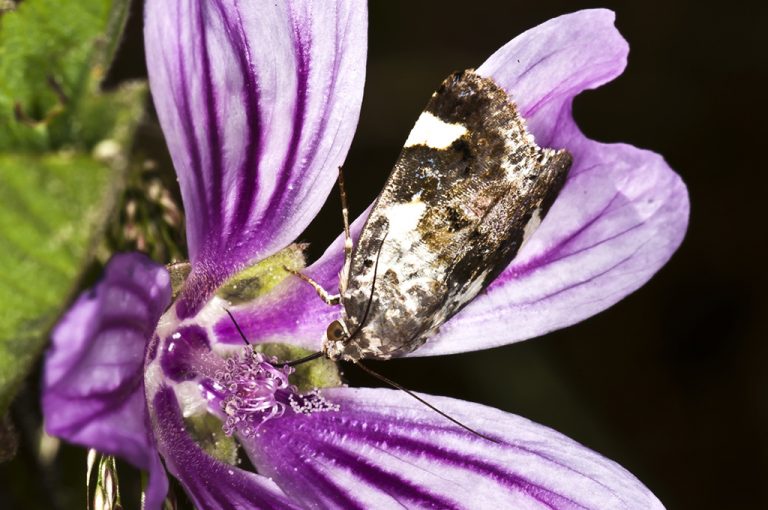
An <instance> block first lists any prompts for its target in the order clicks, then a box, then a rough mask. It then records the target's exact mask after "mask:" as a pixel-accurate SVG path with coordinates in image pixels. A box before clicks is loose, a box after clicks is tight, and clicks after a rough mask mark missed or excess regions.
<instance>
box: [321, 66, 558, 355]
mask: <svg viewBox="0 0 768 510" xmlns="http://www.w3.org/2000/svg"><path fill="white" fill-rule="evenodd" d="M570 165H571V157H570V155H569V154H568V153H567V152H566V151H562V150H561V151H556V150H552V149H542V148H540V147H538V146H537V145H536V143H535V142H534V140H533V137H532V136H531V135H530V134H529V133H528V131H527V129H526V127H525V123H524V121H523V119H522V117H521V116H520V115H519V113H518V112H517V110H516V107H515V105H514V103H513V102H512V100H511V99H510V98H509V96H508V95H507V94H506V93H505V92H504V90H502V89H501V88H500V87H499V86H498V85H496V84H495V83H494V82H493V81H492V80H491V79H489V78H484V77H481V76H479V75H478V74H476V73H475V72H474V71H471V70H470V71H464V72H459V73H454V74H453V75H451V76H450V77H449V78H448V79H446V80H445V81H444V82H443V84H442V85H441V86H440V88H439V89H438V90H437V91H436V92H435V93H434V94H433V95H432V98H431V99H430V101H429V103H428V104H427V107H426V109H425V110H424V112H423V113H422V114H421V116H420V117H419V119H418V121H417V122H416V125H415V126H414V128H413V130H412V131H411V133H410V135H409V136H408V139H407V140H406V143H405V146H404V148H403V150H402V152H401V153H400V156H399V158H398V160H397V162H396V163H395V166H394V169H393V170H392V173H391V174H390V176H389V178H388V179H387V182H386V184H385V185H384V189H383V190H382V192H381V194H380V195H379V197H378V198H377V199H376V202H375V203H374V205H373V208H372V210H371V213H370V215H369V217H368V219H367V221H366V223H365V225H364V227H363V230H362V232H361V234H360V238H359V240H358V242H357V244H356V246H355V247H354V249H353V250H352V253H351V261H350V262H349V267H348V269H347V268H346V266H345V270H344V271H343V272H342V279H343V281H342V282H341V283H340V289H341V303H342V305H343V312H342V318H341V319H340V322H341V323H343V325H344V329H345V330H346V331H347V335H345V337H344V338H342V339H336V338H334V339H331V338H327V337H326V340H325V342H324V347H323V349H324V351H325V352H326V354H327V355H328V356H329V357H331V358H334V359H336V358H343V359H349V360H357V359H361V358H377V359H387V358H390V357H393V356H398V355H402V354H405V353H408V352H410V351H413V350H414V349H416V348H417V347H419V346H420V345H422V344H423V343H424V342H425V341H426V340H427V338H428V337H429V336H430V335H431V334H433V333H434V332H435V331H436V329H437V328H439V326H440V325H441V324H443V323H444V322H445V321H447V320H448V319H449V318H450V317H451V316H453V315H454V314H455V313H456V312H458V311H459V310H460V309H461V308H462V307H464V306H465V305H466V304H467V303H468V302H469V301H471V300H472V299H473V298H474V297H475V296H476V295H477V294H478V293H479V292H481V291H482V290H483V289H484V288H485V287H486V286H487V285H488V284H490V282H491V281H493V279H494V278H495V277H496V276H498V275H499V273H501V271H502V270H503V269H504V268H505V267H506V266H507V265H509V263H510V262H511V261H512V259H513V258H514V257H515V255H516V254H517V252H518V251H519V249H520V247H521V246H522V244H523V243H524V241H525V239H526V238H527V237H528V236H530V234H531V233H532V231H533V230H535V228H536V227H537V226H538V223H540V222H541V220H542V219H543V218H544V216H545V215H546V213H547V211H548V210H549V207H550V206H551V204H552V202H553V201H554V199H555V198H556V197H557V194H558V193H559V191H560V189H561V188H562V186H563V184H564V183H565V179H566V176H567V173H568V169H569V168H570Z"/></svg>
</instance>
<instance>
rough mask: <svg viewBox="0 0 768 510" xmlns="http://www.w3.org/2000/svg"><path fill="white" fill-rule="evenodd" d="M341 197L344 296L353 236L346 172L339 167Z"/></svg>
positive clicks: (341, 289)
mask: <svg viewBox="0 0 768 510" xmlns="http://www.w3.org/2000/svg"><path fill="white" fill-rule="evenodd" d="M339 195H340V196H341V216H342V218H343V219H344V266H343V268H342V270H341V274H340V275H339V290H340V291H341V293H342V294H343V293H344V292H345V291H346V289H347V281H348V280H349V269H350V266H351V265H352V235H350V233H349V206H348V205H347V190H346V188H345V187H344V172H343V170H342V168H341V167H339Z"/></svg>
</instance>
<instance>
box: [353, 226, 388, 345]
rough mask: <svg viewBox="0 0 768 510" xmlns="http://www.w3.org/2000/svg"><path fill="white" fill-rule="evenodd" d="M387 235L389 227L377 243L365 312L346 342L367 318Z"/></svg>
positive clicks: (356, 332) (358, 331)
mask: <svg viewBox="0 0 768 510" xmlns="http://www.w3.org/2000/svg"><path fill="white" fill-rule="evenodd" d="M388 235H389V229H387V232H386V233H385V234H384V237H382V238H381V244H379V251H377V252H376V263H375V264H374V265H373V278H371V295H370V296H369V297H368V303H366V305H365V313H364V314H363V319H362V320H361V321H360V324H359V325H358V326H357V329H355V331H354V332H353V333H352V334H351V335H349V338H347V342H349V341H350V340H352V339H353V338H354V337H355V335H357V334H358V333H360V330H361V329H363V326H364V325H365V321H366V320H367V319H368V314H369V313H370V311H371V303H373V295H374V290H375V288H376V276H377V275H378V274H379V259H380V258H381V249H382V248H384V241H386V240H387V236H388Z"/></svg>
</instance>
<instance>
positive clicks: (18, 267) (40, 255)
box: [0, 155, 112, 414]
mask: <svg viewBox="0 0 768 510" xmlns="http://www.w3.org/2000/svg"><path fill="white" fill-rule="evenodd" d="M111 175H112V171H111V170H110V168H109V167H108V166H106V165H104V164H103V163H99V162H97V161H95V160H94V159H92V158H90V157H86V156H77V155H51V156H44V157H38V156H30V155H3V156H0V204H3V206H2V207H0V246H2V247H3V248H2V250H0V309H2V310H3V320H2V321H0V414H2V413H4V411H5V409H6V407H7V405H8V404H9V401H10V399H11V398H12V395H13V394H15V392H16V389H17V387H18V385H19V383H20V382H21V380H22V379H23V377H24V375H25V374H26V373H27V371H28V370H29V368H30V367H31V365H32V363H33V362H34V360H35V359H36V357H37V356H38V354H39V353H40V351H41V349H42V347H43V345H44V343H45V340H46V332H47V331H48V330H49V329H50V327H51V326H52V325H53V322H54V321H55V319H56V318H57V316H58V315H59V313H60V311H61V309H62V307H63V306H64V305H65V304H66V302H67V300H68V297H70V296H71V293H72V291H73V287H74V284H75V283H76V280H77V277H78V276H79V275H80V273H81V271H82V267H83V260H84V259H85V258H86V257H87V254H88V253H89V252H90V251H91V249H92V243H93V242H94V235H93V234H94V231H96V230H98V226H99V225H100V224H102V222H103V218H104V216H105V214H104V210H105V208H106V207H107V206H108V202H109V200H108V198H109V197H108V195H109V194H108V193H105V191H104V190H105V189H108V183H109V181H110V179H111Z"/></svg>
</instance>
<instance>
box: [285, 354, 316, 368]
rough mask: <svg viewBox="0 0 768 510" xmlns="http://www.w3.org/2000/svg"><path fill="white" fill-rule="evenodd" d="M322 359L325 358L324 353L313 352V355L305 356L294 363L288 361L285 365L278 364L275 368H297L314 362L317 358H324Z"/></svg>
mask: <svg viewBox="0 0 768 510" xmlns="http://www.w3.org/2000/svg"><path fill="white" fill-rule="evenodd" d="M322 357H323V352H322V351H317V352H313V353H312V354H309V355H307V356H304V357H303V358H299V359H295V360H293V361H287V362H285V363H278V364H277V365H275V366H276V367H281V368H282V367H295V366H296V365H301V364H302V363H306V362H307V361H312V360H315V359H317V358H322Z"/></svg>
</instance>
